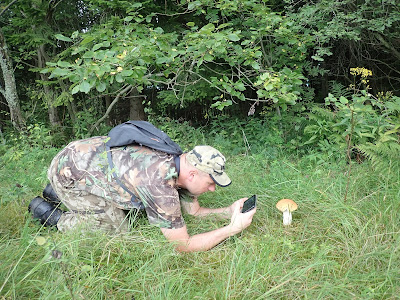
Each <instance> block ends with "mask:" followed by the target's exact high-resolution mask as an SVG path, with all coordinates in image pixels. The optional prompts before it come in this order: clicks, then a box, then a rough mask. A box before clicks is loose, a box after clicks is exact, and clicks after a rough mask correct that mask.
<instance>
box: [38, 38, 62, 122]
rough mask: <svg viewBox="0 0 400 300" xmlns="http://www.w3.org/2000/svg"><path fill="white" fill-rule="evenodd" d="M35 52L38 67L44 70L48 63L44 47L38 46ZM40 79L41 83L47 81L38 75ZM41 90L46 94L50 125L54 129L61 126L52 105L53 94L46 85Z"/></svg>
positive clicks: (56, 110) (41, 75)
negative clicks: (36, 53)
mask: <svg viewBox="0 0 400 300" xmlns="http://www.w3.org/2000/svg"><path fill="white" fill-rule="evenodd" d="M37 52H38V67H39V68H44V67H45V66H46V62H47V61H48V56H47V54H46V51H45V48H44V45H40V46H39V48H38V50H37ZM40 79H41V80H42V81H49V78H48V76H47V75H46V74H40ZM43 89H44V92H45V94H46V100H47V106H48V113H49V121H50V124H51V125H52V126H54V127H58V126H61V121H60V118H59V116H58V109H57V107H56V106H54V105H53V102H54V97H55V92H54V91H53V89H51V88H50V87H49V86H48V85H47V84H44V85H43Z"/></svg>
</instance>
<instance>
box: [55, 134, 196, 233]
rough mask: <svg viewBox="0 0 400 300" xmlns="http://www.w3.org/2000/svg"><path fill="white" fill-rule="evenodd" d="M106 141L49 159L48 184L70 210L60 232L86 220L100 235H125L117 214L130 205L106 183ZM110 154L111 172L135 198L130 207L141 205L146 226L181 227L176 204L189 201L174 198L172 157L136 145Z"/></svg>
mask: <svg viewBox="0 0 400 300" xmlns="http://www.w3.org/2000/svg"><path fill="white" fill-rule="evenodd" d="M106 141H107V137H93V138H89V139H85V140H79V141H74V142H72V143H70V144H69V145H68V146H67V147H66V148H64V149H63V150H62V151H61V152H60V153H58V154H57V156H56V157H55V158H54V159H53V161H52V163H51V166H50V168H49V170H48V178H49V180H50V182H51V184H52V186H53V188H54V189H55V191H56V193H57V194H58V196H59V198H60V199H61V201H62V202H63V203H64V204H65V205H66V206H67V207H68V208H69V209H70V212H68V213H66V214H65V215H63V216H62V217H61V218H60V220H59V222H58V224H57V226H58V227H59V228H60V229H61V228H65V230H66V229H68V228H72V227H74V226H75V225H76V224H78V223H81V222H82V220H83V221H88V220H89V219H90V220H92V221H93V222H94V223H93V224H97V226H100V227H104V228H106V229H118V230H121V231H125V230H126V226H127V225H125V223H126V221H125V214H124V212H123V210H130V209H131V208H133V207H135V205H134V204H132V203H131V196H130V195H129V193H127V192H126V191H125V190H123V189H122V188H121V187H120V186H119V185H118V184H117V183H116V182H115V181H114V179H113V178H112V175H111V173H112V172H111V170H110V169H109V167H108V162H107V153H106V148H105V142H106ZM111 152H112V158H113V163H114V168H115V172H116V173H117V175H118V177H119V178H120V180H121V181H122V182H123V184H124V185H125V186H126V187H127V188H128V189H129V190H130V191H132V192H134V193H135V194H136V195H137V197H138V198H137V200H136V201H138V202H142V203H143V205H144V207H145V210H146V213H147V217H148V219H149V222H150V224H153V225H157V226H159V227H163V228H170V229H173V228H181V227H182V226H184V224H185V222H184V220H183V217H182V213H181V205H180V201H181V200H184V201H190V200H191V199H192V198H191V196H190V195H188V192H187V191H185V190H179V192H178V188H177V186H176V180H177V178H178V173H177V170H176V165H175V162H174V157H173V156H171V155H168V154H165V153H162V152H159V151H154V150H152V149H149V148H146V147H141V146H137V145H135V146H134V145H130V146H126V147H118V148H113V149H111ZM103 211H104V212H103ZM110 226H111V227H110Z"/></svg>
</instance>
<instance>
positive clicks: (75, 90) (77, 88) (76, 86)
mask: <svg viewBox="0 0 400 300" xmlns="http://www.w3.org/2000/svg"><path fill="white" fill-rule="evenodd" d="M79 89H80V85H79V84H77V85H75V86H74V88H73V89H72V91H71V94H72V95H74V94H76V93H78V92H79Z"/></svg>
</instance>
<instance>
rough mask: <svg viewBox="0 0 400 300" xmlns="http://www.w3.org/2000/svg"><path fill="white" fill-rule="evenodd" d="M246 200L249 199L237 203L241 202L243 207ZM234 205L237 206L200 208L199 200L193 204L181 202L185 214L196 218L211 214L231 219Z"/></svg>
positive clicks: (195, 200)
mask: <svg viewBox="0 0 400 300" xmlns="http://www.w3.org/2000/svg"><path fill="white" fill-rule="evenodd" d="M246 199H247V198H242V199H239V200H238V201H236V202H239V203H240V204H241V205H243V202H244V201H245V200H246ZM236 202H234V203H236ZM234 205H235V204H232V205H230V206H227V207H221V208H207V207H202V206H200V203H199V201H198V200H197V198H193V201H191V202H189V201H181V206H182V208H183V210H184V212H185V213H187V214H189V215H192V216H196V217H204V216H207V215H210V214H219V215H220V216H222V217H223V218H225V219H229V218H230V217H232V213H233V210H234Z"/></svg>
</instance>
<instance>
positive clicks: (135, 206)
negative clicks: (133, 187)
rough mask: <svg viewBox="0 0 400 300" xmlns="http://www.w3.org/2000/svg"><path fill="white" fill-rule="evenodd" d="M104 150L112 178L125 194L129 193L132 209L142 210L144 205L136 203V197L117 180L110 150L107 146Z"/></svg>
mask: <svg viewBox="0 0 400 300" xmlns="http://www.w3.org/2000/svg"><path fill="white" fill-rule="evenodd" d="M106 150H107V159H108V165H109V166H110V170H111V171H112V176H113V177H114V179H115V181H116V182H117V183H118V184H119V185H120V187H122V188H123V189H124V191H125V192H127V193H129V195H131V203H132V205H133V206H134V208H136V209H139V210H143V209H144V205H143V203H142V202H140V203H138V202H136V201H135V200H136V199H137V196H136V195H135V194H134V193H132V192H131V191H130V190H129V189H128V188H127V187H126V185H125V184H123V183H122V181H121V180H120V179H119V177H118V175H117V173H115V170H113V169H114V164H113V161H112V155H111V148H110V147H109V146H106Z"/></svg>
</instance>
